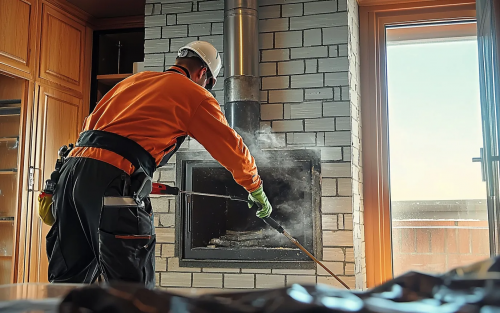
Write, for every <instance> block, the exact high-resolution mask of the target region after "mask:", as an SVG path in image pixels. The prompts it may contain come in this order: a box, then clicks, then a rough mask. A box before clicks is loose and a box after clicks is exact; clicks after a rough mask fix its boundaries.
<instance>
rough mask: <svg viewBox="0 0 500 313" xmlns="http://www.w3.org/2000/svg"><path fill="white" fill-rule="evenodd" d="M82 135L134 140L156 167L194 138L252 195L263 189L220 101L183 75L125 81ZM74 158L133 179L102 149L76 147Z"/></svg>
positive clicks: (129, 169)
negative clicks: (112, 168)
mask: <svg viewBox="0 0 500 313" xmlns="http://www.w3.org/2000/svg"><path fill="white" fill-rule="evenodd" d="M175 69H176V70H179V71H181V72H182V73H185V72H184V71H183V70H181V69H180V68H178V67H175ZM83 130H84V131H85V130H101V131H106V132H111V133H115V134H118V135H121V136H123V137H127V138H129V139H132V140H134V141H135V142H137V143H138V144H140V145H141V146H142V147H143V148H144V149H145V150H146V151H148V152H149V153H150V154H151V155H152V156H153V158H154V159H155V160H156V165H159V164H160V161H161V160H162V158H163V157H164V156H165V155H166V154H167V153H168V152H170V151H168V149H167V148H169V147H171V146H173V145H174V144H175V143H176V139H177V138H178V137H181V136H186V135H189V136H190V137H192V138H194V139H196V140H197V141H198V142H199V143H200V144H202V145H203V146H204V147H205V149H206V150H207V151H208V152H209V153H210V154H211V155H212V157H213V158H214V159H216V160H217V161H218V162H219V163H220V164H221V165H222V166H224V167H225V168H226V169H227V170H229V171H230V172H231V174H232V175H233V178H234V180H235V181H236V182H237V183H238V184H240V185H241V186H243V187H244V188H245V189H246V190H247V191H248V192H252V191H254V190H256V189H257V188H258V187H259V186H260V185H261V179H260V177H259V175H258V173H257V167H256V165H255V160H254V158H253V157H252V155H251V154H250V152H249V150H248V148H247V146H246V145H245V144H244V143H243V140H242V138H241V137H240V136H239V135H238V134H237V133H236V132H235V131H234V130H233V129H232V128H231V127H230V126H229V125H228V123H227V120H226V118H225V116H224V114H223V113H222V111H221V109H220V106H219V103H218V102H217V100H215V98H214V97H213V96H212V94H211V93H210V92H208V91H207V90H206V89H205V88H203V87H201V86H199V85H198V84H196V83H194V82H193V81H192V80H190V79H189V78H188V77H187V76H186V75H184V74H181V73H177V72H164V73H158V72H141V73H138V74H135V75H133V76H130V77H128V78H126V79H125V80H123V81H121V82H120V83H118V84H117V85H116V86H115V87H113V89H111V90H110V91H109V92H108V93H107V94H106V95H105V96H104V97H103V98H102V99H101V101H99V103H98V104H97V106H96V108H95V109H94V111H93V112H92V114H90V115H89V116H88V117H87V118H86V119H85V122H84V125H83ZM70 157H86V158H92V159H96V160H100V161H103V162H106V163H109V164H111V165H113V166H115V167H117V168H120V169H122V170H123V171H125V172H126V173H128V174H129V175H130V174H131V173H133V172H134V170H135V169H134V166H133V165H132V164H131V163H130V162H129V161H128V160H126V159H124V158H123V157H121V156H120V155H117V154H115V153H114V152H111V151H108V150H104V149H100V148H93V147H92V148H89V147H77V148H75V149H73V151H71V153H70Z"/></svg>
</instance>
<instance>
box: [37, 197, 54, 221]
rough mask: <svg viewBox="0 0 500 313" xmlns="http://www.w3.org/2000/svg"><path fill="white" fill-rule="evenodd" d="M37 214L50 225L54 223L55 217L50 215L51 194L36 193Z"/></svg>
mask: <svg viewBox="0 0 500 313" xmlns="http://www.w3.org/2000/svg"><path fill="white" fill-rule="evenodd" d="M38 215H39V216H40V218H41V219H42V221H43V222H44V223H45V224H47V225H49V226H52V225H54V222H55V218H54V215H52V195H51V194H48V193H45V192H42V193H40V194H39V195H38Z"/></svg>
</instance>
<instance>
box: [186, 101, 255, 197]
mask: <svg viewBox="0 0 500 313" xmlns="http://www.w3.org/2000/svg"><path fill="white" fill-rule="evenodd" d="M188 134H189V136H191V137H193V138H194V139H196V140H197V141H198V142H199V143H200V144H201V145H203V146H204V147H205V149H207V151H208V153H210V155H211V156H212V157H213V158H214V159H216V160H217V161H218V162H219V163H220V164H221V165H222V166H224V167H225V168H226V169H227V170H228V171H230V172H231V174H232V175H233V178H234V180H235V181H236V182H237V183H238V184H240V185H241V186H243V187H244V188H245V189H246V190H247V191H248V192H252V191H255V190H256V189H257V188H259V186H260V185H261V179H260V176H259V174H258V172H257V166H256V165H255V160H254V158H253V157H252V155H251V154H250V151H249V150H248V148H247V146H246V145H245V143H243V139H242V138H241V136H240V135H238V134H237V133H236V132H235V131H234V130H233V129H232V128H231V127H229V124H228V123H227V120H226V117H225V116H224V114H223V113H222V111H221V109H220V107H219V104H218V103H217V100H215V99H214V98H211V97H209V98H207V99H205V100H204V101H203V102H202V103H201V104H200V106H199V107H198V109H197V110H196V111H195V113H194V114H193V116H192V118H191V121H190V124H189V126H188Z"/></svg>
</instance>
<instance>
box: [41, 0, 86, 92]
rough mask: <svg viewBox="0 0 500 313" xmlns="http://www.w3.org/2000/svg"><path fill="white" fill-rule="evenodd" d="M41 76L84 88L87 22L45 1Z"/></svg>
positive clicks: (69, 86)
mask: <svg viewBox="0 0 500 313" xmlns="http://www.w3.org/2000/svg"><path fill="white" fill-rule="evenodd" d="M41 35H42V36H41V50H40V74H39V77H40V78H43V79H46V80H49V81H52V82H55V83H57V84H60V85H62V86H65V87H68V88H72V89H75V90H77V91H80V92H81V91H82V82H83V73H84V71H83V69H84V61H85V51H86V49H85V38H86V35H85V25H82V24H80V23H79V22H77V21H75V20H74V19H72V18H70V17H68V15H67V14H65V13H64V12H62V11H60V10H59V9H56V8H54V7H51V6H50V5H48V4H46V3H43V5H42V33H41Z"/></svg>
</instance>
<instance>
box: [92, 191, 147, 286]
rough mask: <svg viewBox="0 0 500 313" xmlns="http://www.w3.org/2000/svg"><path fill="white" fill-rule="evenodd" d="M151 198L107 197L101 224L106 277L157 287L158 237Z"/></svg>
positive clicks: (100, 232)
mask: <svg viewBox="0 0 500 313" xmlns="http://www.w3.org/2000/svg"><path fill="white" fill-rule="evenodd" d="M148 203H149V202H146V203H142V204H141V205H137V204H136V203H135V201H134V200H133V199H132V198H130V197H104V201H103V208H102V211H101V221H100V226H99V261H100V264H101V268H102V271H103V273H104V275H105V278H106V279H107V280H122V281H129V282H141V283H144V284H145V285H146V286H147V287H151V288H153V287H154V284H155V282H154V278H155V277H154V251H155V244H156V237H155V234H154V225H153V217H152V210H151V206H150V205H148Z"/></svg>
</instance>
